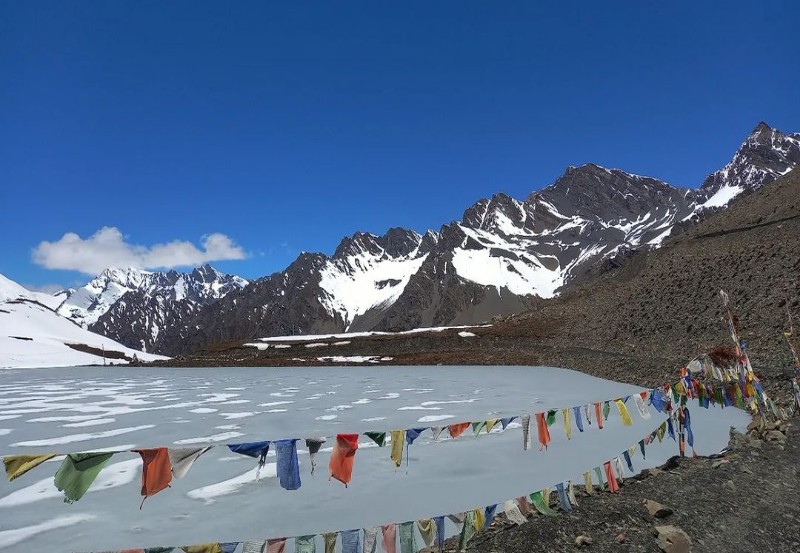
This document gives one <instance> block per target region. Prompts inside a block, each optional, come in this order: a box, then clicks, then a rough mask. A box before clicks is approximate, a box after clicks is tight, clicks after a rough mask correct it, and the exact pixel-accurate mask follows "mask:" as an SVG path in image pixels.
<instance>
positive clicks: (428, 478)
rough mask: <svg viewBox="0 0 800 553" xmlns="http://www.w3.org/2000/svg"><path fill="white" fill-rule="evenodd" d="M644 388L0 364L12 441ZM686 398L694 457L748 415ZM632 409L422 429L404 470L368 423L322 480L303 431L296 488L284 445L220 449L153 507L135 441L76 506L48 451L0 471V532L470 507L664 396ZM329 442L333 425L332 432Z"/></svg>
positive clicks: (255, 431)
mask: <svg viewBox="0 0 800 553" xmlns="http://www.w3.org/2000/svg"><path fill="white" fill-rule="evenodd" d="M676 379H677V377H676ZM639 391H641V389H640V388H637V387H634V386H629V385H626V384H620V383H615V382H611V381H606V380H602V379H598V378H594V377H591V376H587V375H584V374H581V373H577V372H573V371H568V370H563V369H553V368H545V367H483V366H481V367H386V366H381V367H348V368H264V369H259V368H204V369H167V368H153V369H141V368H124V367H123V368H113V369H111V368H89V367H85V368H84V367H79V368H71V369H26V370H4V371H0V455H6V454H31V453H44V452H74V451H87V450H96V449H99V448H119V447H124V448H128V447H134V446H142V447H157V446H175V445H181V444H185V445H190V444H195V443H204V442H216V443H219V444H224V443H231V442H244V441H255V440H265V439H266V440H273V439H280V438H306V437H314V436H328V437H330V436H333V435H335V434H336V433H340V432H359V433H362V432H365V431H369V430H378V431H384V430H385V431H388V430H391V429H397V428H411V427H424V426H442V425H447V424H452V423H455V422H461V421H468V420H482V419H486V418H495V417H505V416H513V415H518V414H522V413H525V412H530V413H533V412H540V411H545V410H547V409H549V408H561V407H569V406H573V405H582V404H585V403H593V402H596V401H602V400H607V399H612V398H614V397H617V396H625V395H629V394H631V393H635V392H639ZM691 407H693V408H692V409H691V410H692V421H693V427H694V433H695V440H696V449H697V451H698V453H700V454H709V453H714V452H717V451H719V450H720V449H722V448H724V447H725V446H726V444H727V441H728V429H729V428H730V427H731V426H734V427H737V428H739V429H742V428H744V427H745V426H746V424H747V422H748V421H749V416H748V415H747V414H746V413H744V412H743V411H740V410H738V409H733V408H729V409H725V410H724V411H723V410H720V409H715V408H711V409H710V410H708V411H706V410H705V409H701V408H699V407H697V406H694V404H691ZM628 408H629V411H630V413H631V417H632V418H633V422H634V426H633V428H629V427H623V426H622V423H621V422H620V420H619V416H618V414H617V411H616V409H615V408H614V407H613V406H612V411H611V415H610V416H609V419H608V421H607V423H606V426H605V429H604V430H602V431H598V430H597V428H596V427H594V426H588V425H586V424H585V422H584V425H585V428H586V432H584V433H580V434H579V433H578V431H577V429H576V428H574V429H573V439H572V441H571V442H569V443H567V440H566V437H565V435H564V432H563V429H562V428H563V427H562V424H561V418H560V415H559V419H558V422H557V424H556V425H554V426H553V427H551V434H552V437H553V441H552V443H551V445H550V448H549V450H548V451H546V452H545V451H543V452H540V451H539V450H538V447H537V446H538V444H536V443H535V440H536V437H535V425H534V437H533V439H534V447H533V450H529V451H527V452H525V451H523V450H522V432H521V430H520V427H519V425H518V424H516V423H512V425H511V426H509V428H508V429H507V430H506V431H505V432H502V433H501V432H497V431H495V432H496V433H493V434H492V435H488V436H487V435H485V434H482V435H481V436H479V437H477V438H476V437H474V436H473V434H472V431H471V430H469V431H467V432H466V433H465V434H464V435H463V436H462V437H460V438H459V439H458V440H456V441H451V440H449V439H440V441H439V442H437V443H434V442H433V441H432V438H431V434H430V432H426V433H425V434H423V435H422V436H421V437H420V438H419V439H418V440H417V441H416V442H414V444H413V445H412V446H411V450H410V464H409V466H406V465H405V463H404V464H403V466H402V467H401V468H400V469H397V470H396V469H395V468H394V463H393V462H392V461H391V460H390V459H389V448H388V447H387V448H378V447H371V446H373V445H374V444H372V443H371V442H370V440H369V438H366V437H365V436H362V437H361V439H360V447H359V450H358V453H357V455H356V459H355V468H354V471H353V480H352V482H351V483H350V486H349V487H348V488H345V487H344V486H342V485H341V484H340V483H338V482H336V481H329V480H328V459H329V454H328V452H329V451H330V449H329V448H328V449H323V450H322V451H321V452H320V454H319V456H318V457H317V465H318V466H317V471H316V473H315V475H314V476H313V477H312V476H311V475H310V474H309V470H310V466H309V458H308V455H307V454H306V453H305V451H304V447H303V442H302V441H301V442H300V444H299V445H300V449H301V451H300V471H301V479H302V487H301V488H300V489H299V490H297V491H286V490H283V489H282V488H281V487H280V486H279V484H278V482H277V480H276V478H275V477H274V475H275V470H274V462H275V458H274V457H272V456H271V457H269V458H268V464H267V467H266V468H265V470H263V471H262V475H261V480H260V481H259V482H255V480H254V473H255V471H254V467H255V460H254V459H251V458H248V457H244V456H241V455H236V454H233V453H231V452H230V451H229V450H228V449H227V448H225V447H218V448H214V449H212V450H211V451H209V452H208V453H206V454H205V455H203V456H202V457H200V459H199V460H198V461H197V462H196V463H195V465H194V466H193V468H192V469H191V471H190V472H189V474H188V475H187V476H186V477H185V478H183V479H181V480H173V482H172V487H171V488H169V489H167V490H164V491H163V492H161V493H160V494H158V495H156V496H155V497H151V498H149V499H148V500H147V501H146V502H145V504H144V508H143V509H142V510H139V503H140V501H141V497H140V495H139V488H140V478H141V468H140V467H141V462H140V459H139V456H138V455H134V454H130V453H123V454H118V455H115V456H114V457H113V458H112V459H111V460H110V461H109V463H108V465H107V466H106V468H105V469H104V471H103V472H101V474H100V477H99V478H98V480H97V481H96V482H95V484H94V486H93V487H92V489H91V490H90V491H89V493H87V494H86V495H85V496H84V497H83V499H81V500H80V501H78V502H76V503H74V504H66V503H64V502H63V501H62V496H61V494H60V492H58V491H57V490H56V489H55V487H54V486H53V483H52V477H53V475H54V474H55V471H56V470H57V469H58V466H59V464H60V462H57V461H50V462H47V463H45V464H44V465H42V466H40V467H38V468H36V469H34V470H32V471H31V472H29V473H27V474H25V475H24V476H22V477H20V478H18V479H17V480H15V481H14V482H7V481H6V480H5V479H3V483H2V484H0V547H6V548H8V547H10V549H8V550H11V551H16V550H23V549H24V550H31V551H32V550H43V551H45V550H46V551H100V550H108V549H123V548H126V547H149V546H161V545H184V544H194V543H203V542H210V541H220V542H225V541H243V540H247V539H259V538H260V539H264V538H269V537H277V536H294V535H303V534H319V533H322V532H326V531H334V530H344V529H349V528H366V527H372V526H377V525H380V524H385V523H387V522H402V521H406V520H416V519H418V518H428V517H432V516H437V515H445V514H449V513H453V512H461V511H465V510H468V509H472V508H475V507H482V506H485V505H488V504H492V503H496V502H501V501H504V500H506V499H511V498H514V497H518V496H520V495H523V494H527V493H531V492H533V491H536V490H539V489H541V488H543V487H545V486H551V485H553V484H555V483H556V482H562V481H565V480H569V479H572V480H573V481H574V482H576V485H577V484H578V483H581V485H582V482H583V478H582V474H583V472H584V471H586V470H590V469H592V468H593V467H594V466H597V465H599V464H601V463H602V462H603V461H605V460H607V459H608V458H609V457H613V456H617V455H619V454H620V453H621V451H622V450H623V449H626V448H627V447H628V446H630V445H633V444H635V443H637V442H638V441H639V440H640V439H641V438H643V437H644V436H645V435H646V434H647V433H649V432H650V431H652V430H653V429H655V428H656V427H657V426H658V425H659V424H660V423H661V422H662V421H663V420H664V417H663V416H662V415H660V414H658V413H656V412H655V411H654V410H652V409H651V413H653V417H652V418H651V419H650V420H647V421H646V420H643V419H642V418H641V417H640V416H639V415H638V413H637V411H636V408H635V405H634V403H633V400H631V401H629V402H628ZM515 422H516V421H515ZM498 428H499V425H498ZM446 435H447V433H446V432H445V433H444V434H443V437H444V436H446ZM331 445H332V440H331V439H330V438H329V439H328V443H326V444H325V446H331ZM270 453H271V454H272V452H270ZM676 453H677V445H676V444H675V442H673V441H672V440H670V439H668V438H667V439H665V440H664V443H663V444H658V443H656V444H654V445H651V446H650V447H649V448H648V450H647V461H643V460H642V458H641V454H640V453H639V452H638V451H637V452H636V455H635V456H634V457H633V464H634V467H635V468H636V469H637V470H639V469H642V468H645V467H648V466H654V465H657V464H660V463H662V462H663V461H665V460H666V459H667V458H668V457H670V456H672V455H674V454H676ZM22 540H24V542H23V541H22ZM23 543H24V545H23ZM418 543H421V541H420V540H419V537H418ZM289 546H290V547H291V543H290V544H289ZM318 546H321V541H318ZM287 549H289V548H287Z"/></svg>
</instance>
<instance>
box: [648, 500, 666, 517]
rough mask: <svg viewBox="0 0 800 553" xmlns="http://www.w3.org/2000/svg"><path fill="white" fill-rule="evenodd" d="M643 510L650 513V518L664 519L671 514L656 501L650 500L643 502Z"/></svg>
mask: <svg viewBox="0 0 800 553" xmlns="http://www.w3.org/2000/svg"><path fill="white" fill-rule="evenodd" d="M644 508H645V509H647V512H648V513H650V516H651V517H656V518H666V517H668V516H669V515H671V514H672V509H670V508H669V507H665V506H664V505H662V504H661V503H659V502H658V501H653V500H652V499H645V500H644Z"/></svg>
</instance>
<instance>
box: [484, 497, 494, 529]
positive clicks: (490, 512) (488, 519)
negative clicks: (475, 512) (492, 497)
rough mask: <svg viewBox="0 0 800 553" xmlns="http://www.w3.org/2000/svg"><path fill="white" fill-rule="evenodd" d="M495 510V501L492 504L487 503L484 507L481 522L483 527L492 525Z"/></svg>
mask: <svg viewBox="0 0 800 553" xmlns="http://www.w3.org/2000/svg"><path fill="white" fill-rule="evenodd" d="M496 511H497V503H495V504H494V505H487V506H486V509H485V510H484V512H483V515H484V519H485V520H484V522H483V529H484V530H486V529H487V528H489V526H491V525H492V520H494V514H495V512H496Z"/></svg>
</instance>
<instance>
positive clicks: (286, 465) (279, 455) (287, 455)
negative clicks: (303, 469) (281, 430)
mask: <svg viewBox="0 0 800 553" xmlns="http://www.w3.org/2000/svg"><path fill="white" fill-rule="evenodd" d="M274 444H275V457H276V470H277V472H278V481H279V482H280V484H281V488H283V489H284V490H296V489H298V488H300V485H301V483H300V461H299V460H298V459H297V439H296V438H291V439H286V440H277V441H275V442H274Z"/></svg>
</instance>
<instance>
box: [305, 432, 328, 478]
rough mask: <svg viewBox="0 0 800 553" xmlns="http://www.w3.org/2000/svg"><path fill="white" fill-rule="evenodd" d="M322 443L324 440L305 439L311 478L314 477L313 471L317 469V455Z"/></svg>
mask: <svg viewBox="0 0 800 553" xmlns="http://www.w3.org/2000/svg"><path fill="white" fill-rule="evenodd" d="M324 443H325V438H306V447H307V448H308V456H309V457H310V458H311V476H314V469H315V468H317V460H316V456H317V453H319V450H320V448H321V447H322V444H324Z"/></svg>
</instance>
